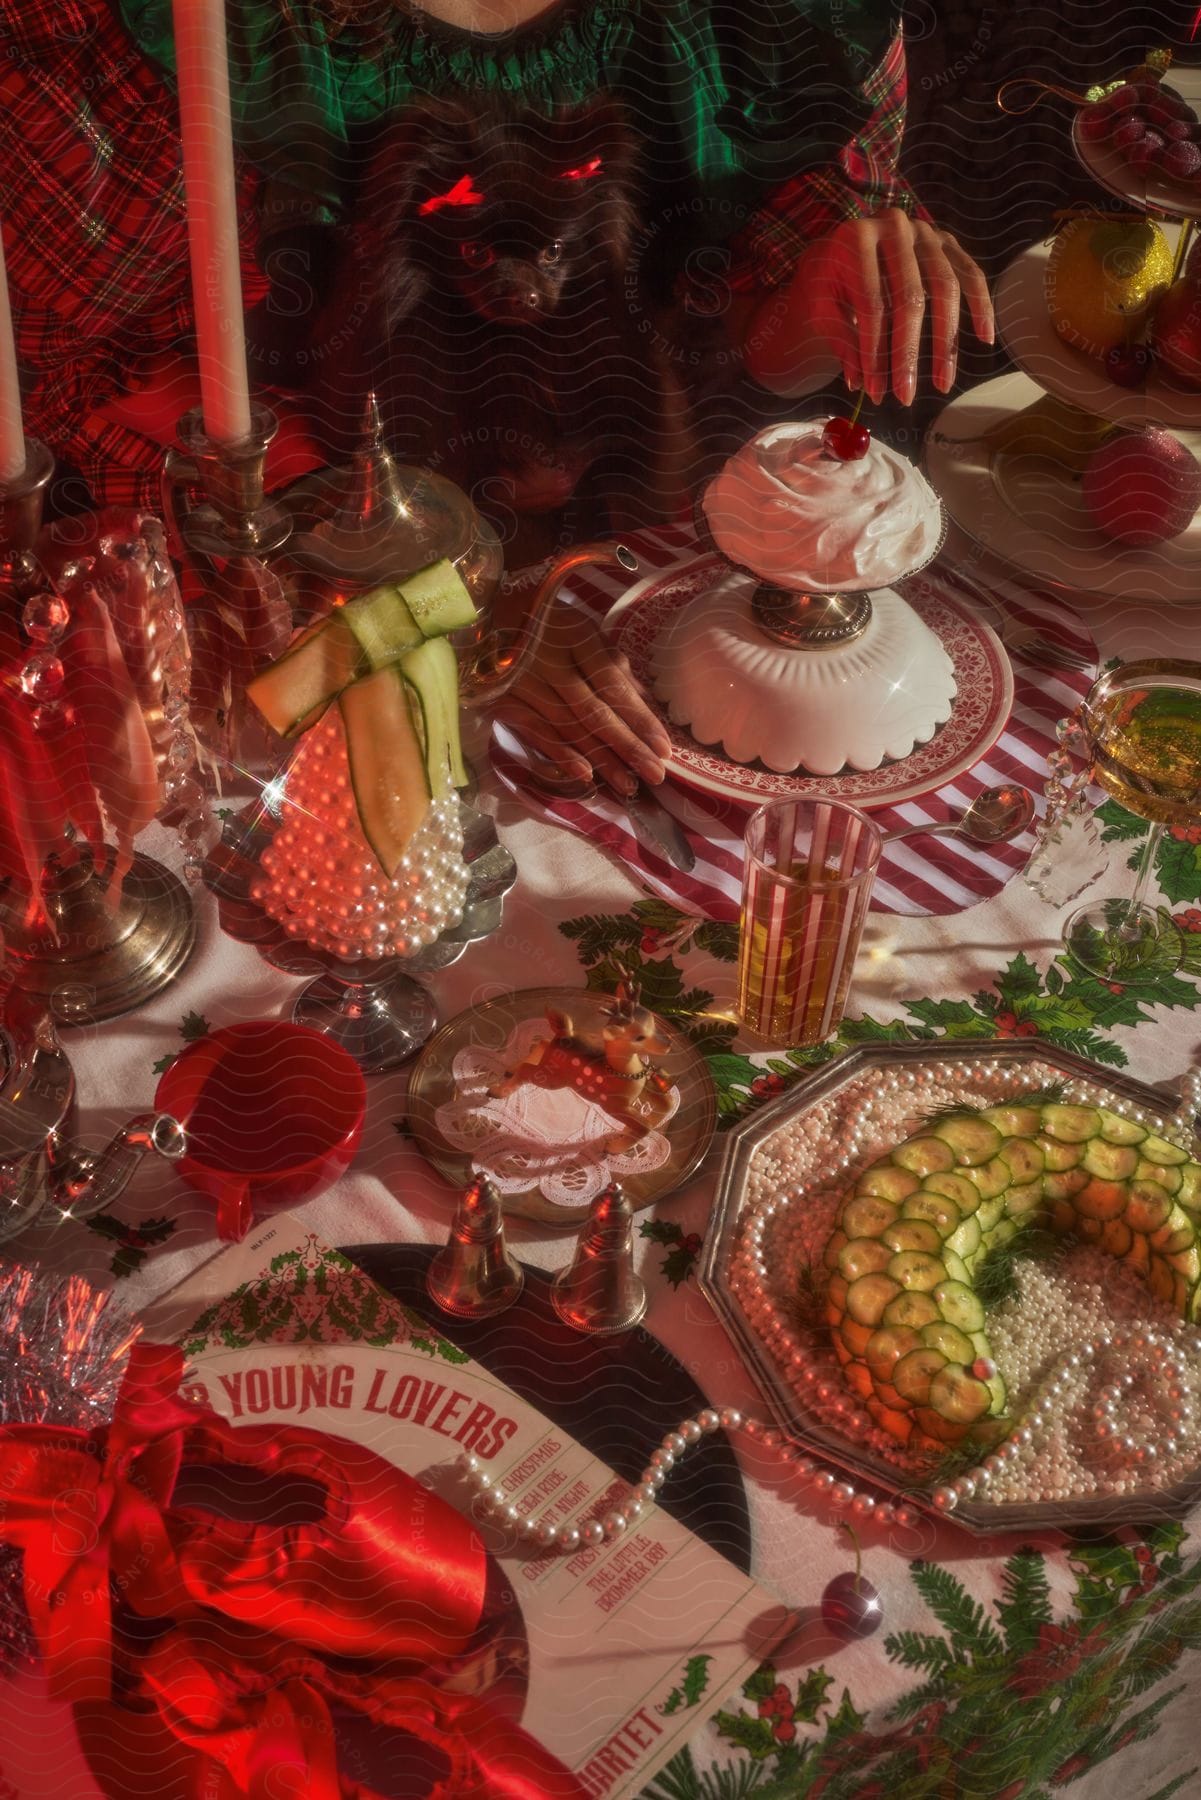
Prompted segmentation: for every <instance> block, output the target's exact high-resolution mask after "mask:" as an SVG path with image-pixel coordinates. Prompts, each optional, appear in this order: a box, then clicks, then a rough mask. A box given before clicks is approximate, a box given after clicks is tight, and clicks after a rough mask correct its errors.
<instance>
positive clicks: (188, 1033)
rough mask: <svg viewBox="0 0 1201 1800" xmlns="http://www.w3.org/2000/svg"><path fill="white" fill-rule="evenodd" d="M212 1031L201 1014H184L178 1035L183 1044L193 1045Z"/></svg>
mask: <svg viewBox="0 0 1201 1800" xmlns="http://www.w3.org/2000/svg"><path fill="white" fill-rule="evenodd" d="M212 1029H213V1028H212V1026H211V1025H210V1024H209V1022H208V1020H207V1019H206V1018H205V1016H204V1014H203V1013H198V1012H186V1013H185V1014H184V1016H183V1023H182V1024H181V1025H180V1027H179V1035H180V1037H181V1038H182V1039H183V1041H184V1043H185V1044H194V1043H196V1042H197V1040H198V1039H200V1038H202V1037H207V1036H208V1034H209V1032H210V1031H211V1030H212Z"/></svg>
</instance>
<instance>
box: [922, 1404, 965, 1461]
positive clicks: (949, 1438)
mask: <svg viewBox="0 0 1201 1800" xmlns="http://www.w3.org/2000/svg"><path fill="white" fill-rule="evenodd" d="M913 1422H914V1425H915V1426H916V1428H917V1429H916V1433H915V1437H916V1442H917V1444H918V1446H919V1447H920V1448H921V1449H923V1450H926V1451H928V1452H929V1453H930V1454H931V1455H938V1454H942V1453H944V1452H945V1451H946V1447H947V1445H948V1444H957V1443H958V1442H959V1440H960V1438H961V1437H962V1436H963V1435H964V1431H965V1430H966V1427H965V1426H963V1425H953V1424H952V1423H951V1421H950V1419H944V1418H943V1417H942V1415H941V1413H936V1412H935V1411H934V1409H933V1407H930V1406H919V1407H916V1408H915V1409H914V1414H913Z"/></svg>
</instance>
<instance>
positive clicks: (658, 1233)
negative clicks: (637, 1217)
mask: <svg viewBox="0 0 1201 1800" xmlns="http://www.w3.org/2000/svg"><path fill="white" fill-rule="evenodd" d="M638 1233H639V1236H640V1237H644V1238H649V1239H650V1241H651V1243H652V1244H679V1243H681V1242H682V1241H683V1238H684V1231H683V1227H682V1226H680V1225H676V1224H673V1223H672V1221H671V1220H669V1219H644V1220H643V1221H642V1223H641V1225H640V1226H639V1227H638Z"/></svg>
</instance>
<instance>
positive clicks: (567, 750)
mask: <svg viewBox="0 0 1201 1800" xmlns="http://www.w3.org/2000/svg"><path fill="white" fill-rule="evenodd" d="M497 716H498V717H500V718H502V719H503V722H504V723H505V725H507V726H508V727H509V729H510V731H512V732H513V734H514V735H515V736H516V737H518V738H520V740H521V742H522V743H523V744H524V745H525V746H526V747H527V748H528V749H530V750H534V751H536V752H537V754H538V755H539V756H540V757H541V758H543V759H544V760H545V761H546V762H548V763H550V764H551V766H552V768H553V770H554V772H555V773H556V774H557V775H559V776H561V777H562V778H563V780H564V781H589V780H591V778H592V763H591V761H590V760H589V758H588V757H587V756H585V755H583V754H582V752H581V749H580V747H578V746H569V745H567V744H565V743H564V741H563V732H562V728H561V727H560V726H559V725H557V724H555V723H554V722H553V721H551V720H550V719H548V718H546V717H545V716H544V715H543V714H542V713H541V712H538V711H535V709H534V708H533V707H531V706H525V705H523V704H521V703H520V702H518V701H511V702H510V703H509V704H507V705H506V706H505V707H504V708H503V711H498V715H497Z"/></svg>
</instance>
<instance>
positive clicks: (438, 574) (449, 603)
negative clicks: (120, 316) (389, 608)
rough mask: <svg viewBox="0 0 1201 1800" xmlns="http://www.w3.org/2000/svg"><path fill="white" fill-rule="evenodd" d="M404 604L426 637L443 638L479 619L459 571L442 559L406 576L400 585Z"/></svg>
mask: <svg viewBox="0 0 1201 1800" xmlns="http://www.w3.org/2000/svg"><path fill="white" fill-rule="evenodd" d="M400 592H401V594H402V595H403V596H404V602H405V605H406V606H407V607H408V609H409V611H410V613H412V615H413V618H414V619H415V620H416V621H417V624H418V625H419V626H420V627H421V630H422V631H423V632H424V633H425V635H426V637H427V638H435V637H445V636H446V634H447V632H449V631H460V630H462V629H463V627H464V626H466V625H474V624H475V622H476V620H477V619H478V618H479V614H478V612H477V611H476V607H475V601H474V600H473V599H472V598H471V595H470V594H469V593H468V591H467V589H466V588H465V587H464V585H463V581H462V578H461V576H460V574H459V571H458V570H457V569H456V568H455V566H454V564H453V563H452V562H448V561H447V560H446V558H445V557H444V558H443V559H442V561H441V562H436V563H430V565H429V567H428V568H425V569H418V571H417V573H416V574H415V575H407V576H406V577H405V579H404V580H403V581H402V582H401V583H400Z"/></svg>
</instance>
